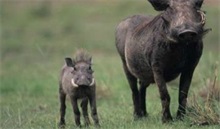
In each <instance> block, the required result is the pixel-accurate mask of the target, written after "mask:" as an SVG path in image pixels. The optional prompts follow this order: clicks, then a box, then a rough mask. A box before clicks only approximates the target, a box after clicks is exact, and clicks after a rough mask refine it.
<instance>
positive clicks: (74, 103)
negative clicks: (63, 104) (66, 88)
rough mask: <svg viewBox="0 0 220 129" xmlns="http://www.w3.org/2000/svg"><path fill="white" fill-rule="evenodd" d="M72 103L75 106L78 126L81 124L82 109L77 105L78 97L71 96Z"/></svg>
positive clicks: (74, 110)
mask: <svg viewBox="0 0 220 129" xmlns="http://www.w3.org/2000/svg"><path fill="white" fill-rule="evenodd" d="M71 104H72V107H73V112H74V117H75V123H76V126H81V124H80V111H79V108H78V105H77V99H76V98H73V97H71Z"/></svg>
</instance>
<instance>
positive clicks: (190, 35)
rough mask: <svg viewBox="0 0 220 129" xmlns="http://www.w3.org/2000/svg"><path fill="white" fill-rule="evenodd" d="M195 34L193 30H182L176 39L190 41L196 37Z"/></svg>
mask: <svg viewBox="0 0 220 129" xmlns="http://www.w3.org/2000/svg"><path fill="white" fill-rule="evenodd" d="M197 34H198V33H197V32H195V31H193V30H184V31H181V32H180V33H179V34H178V37H179V38H180V39H190V38H193V37H195V36H197Z"/></svg>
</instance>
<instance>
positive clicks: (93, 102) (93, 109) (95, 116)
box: [89, 94, 100, 126]
mask: <svg viewBox="0 0 220 129" xmlns="http://www.w3.org/2000/svg"><path fill="white" fill-rule="evenodd" d="M89 102H90V107H91V115H92V118H93V120H94V123H95V125H96V126H100V125H99V118H98V113H97V108H96V97H95V94H93V95H91V96H89Z"/></svg>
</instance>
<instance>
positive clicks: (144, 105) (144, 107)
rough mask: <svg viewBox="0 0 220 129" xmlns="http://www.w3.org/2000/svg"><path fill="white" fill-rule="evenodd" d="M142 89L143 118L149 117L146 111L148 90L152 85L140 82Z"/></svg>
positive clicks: (140, 90)
mask: <svg viewBox="0 0 220 129" xmlns="http://www.w3.org/2000/svg"><path fill="white" fill-rule="evenodd" d="M139 85H140V89H139V93H140V97H139V99H140V110H141V115H142V116H147V110H146V89H147V87H148V86H149V85H150V83H146V82H144V81H140V82H139Z"/></svg>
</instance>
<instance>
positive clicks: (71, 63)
mask: <svg viewBox="0 0 220 129" xmlns="http://www.w3.org/2000/svg"><path fill="white" fill-rule="evenodd" d="M65 62H66V65H67V66H69V67H73V66H74V60H72V59H71V58H69V57H66V58H65Z"/></svg>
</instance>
